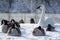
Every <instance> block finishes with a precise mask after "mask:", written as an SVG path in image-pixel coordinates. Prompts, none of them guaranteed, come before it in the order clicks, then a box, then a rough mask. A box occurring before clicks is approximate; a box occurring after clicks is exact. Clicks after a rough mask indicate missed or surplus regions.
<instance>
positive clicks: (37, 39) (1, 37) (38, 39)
mask: <svg viewBox="0 0 60 40" xmlns="http://www.w3.org/2000/svg"><path fill="white" fill-rule="evenodd" d="M20 25H21V32H22V36H21V37H15V36H8V35H7V34H5V33H2V32H1V26H0V40H60V31H59V30H57V29H59V28H60V27H59V26H60V24H59V25H57V24H55V25H54V26H55V29H56V31H54V32H49V31H45V33H46V36H33V35H32V31H33V29H34V28H35V27H37V24H29V23H26V24H20ZM44 29H45V28H44Z"/></svg>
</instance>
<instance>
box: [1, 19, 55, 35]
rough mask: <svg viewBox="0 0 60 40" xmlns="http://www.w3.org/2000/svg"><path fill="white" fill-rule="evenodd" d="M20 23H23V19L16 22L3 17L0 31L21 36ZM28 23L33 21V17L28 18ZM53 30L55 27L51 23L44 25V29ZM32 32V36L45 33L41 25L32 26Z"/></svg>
mask: <svg viewBox="0 0 60 40" xmlns="http://www.w3.org/2000/svg"><path fill="white" fill-rule="evenodd" d="M20 23H24V21H23V20H20V21H19V22H16V21H15V20H14V19H11V21H8V20H5V19H3V20H2V21H1V25H2V32H3V33H7V35H10V36H21V35H22V33H21V29H20V25H19V24H20ZM30 23H35V21H34V19H33V18H32V19H31V20H30ZM54 30H55V28H54V27H53V26H52V25H51V24H48V25H47V26H46V31H54ZM32 34H33V35H34V36H45V35H46V34H45V31H44V29H43V28H42V27H41V26H38V27H36V28H34V30H33V32H32Z"/></svg>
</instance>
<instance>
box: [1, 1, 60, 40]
mask: <svg viewBox="0 0 60 40" xmlns="http://www.w3.org/2000/svg"><path fill="white" fill-rule="evenodd" d="M31 18H33V19H34V20H35V23H30V19H31ZM2 19H6V20H9V21H10V20H11V19H15V20H16V21H17V22H19V20H21V19H23V20H24V22H25V23H20V24H19V25H20V28H19V29H20V30H21V36H11V35H7V33H3V32H2V26H3V25H1V20H2ZM48 24H51V25H52V26H53V27H54V28H55V31H46V26H47V25H48ZM38 26H41V27H42V28H43V29H44V31H45V34H46V35H45V36H34V35H33V34H32V32H33V30H34V28H36V27H38ZM0 40H60V0H0Z"/></svg>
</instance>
